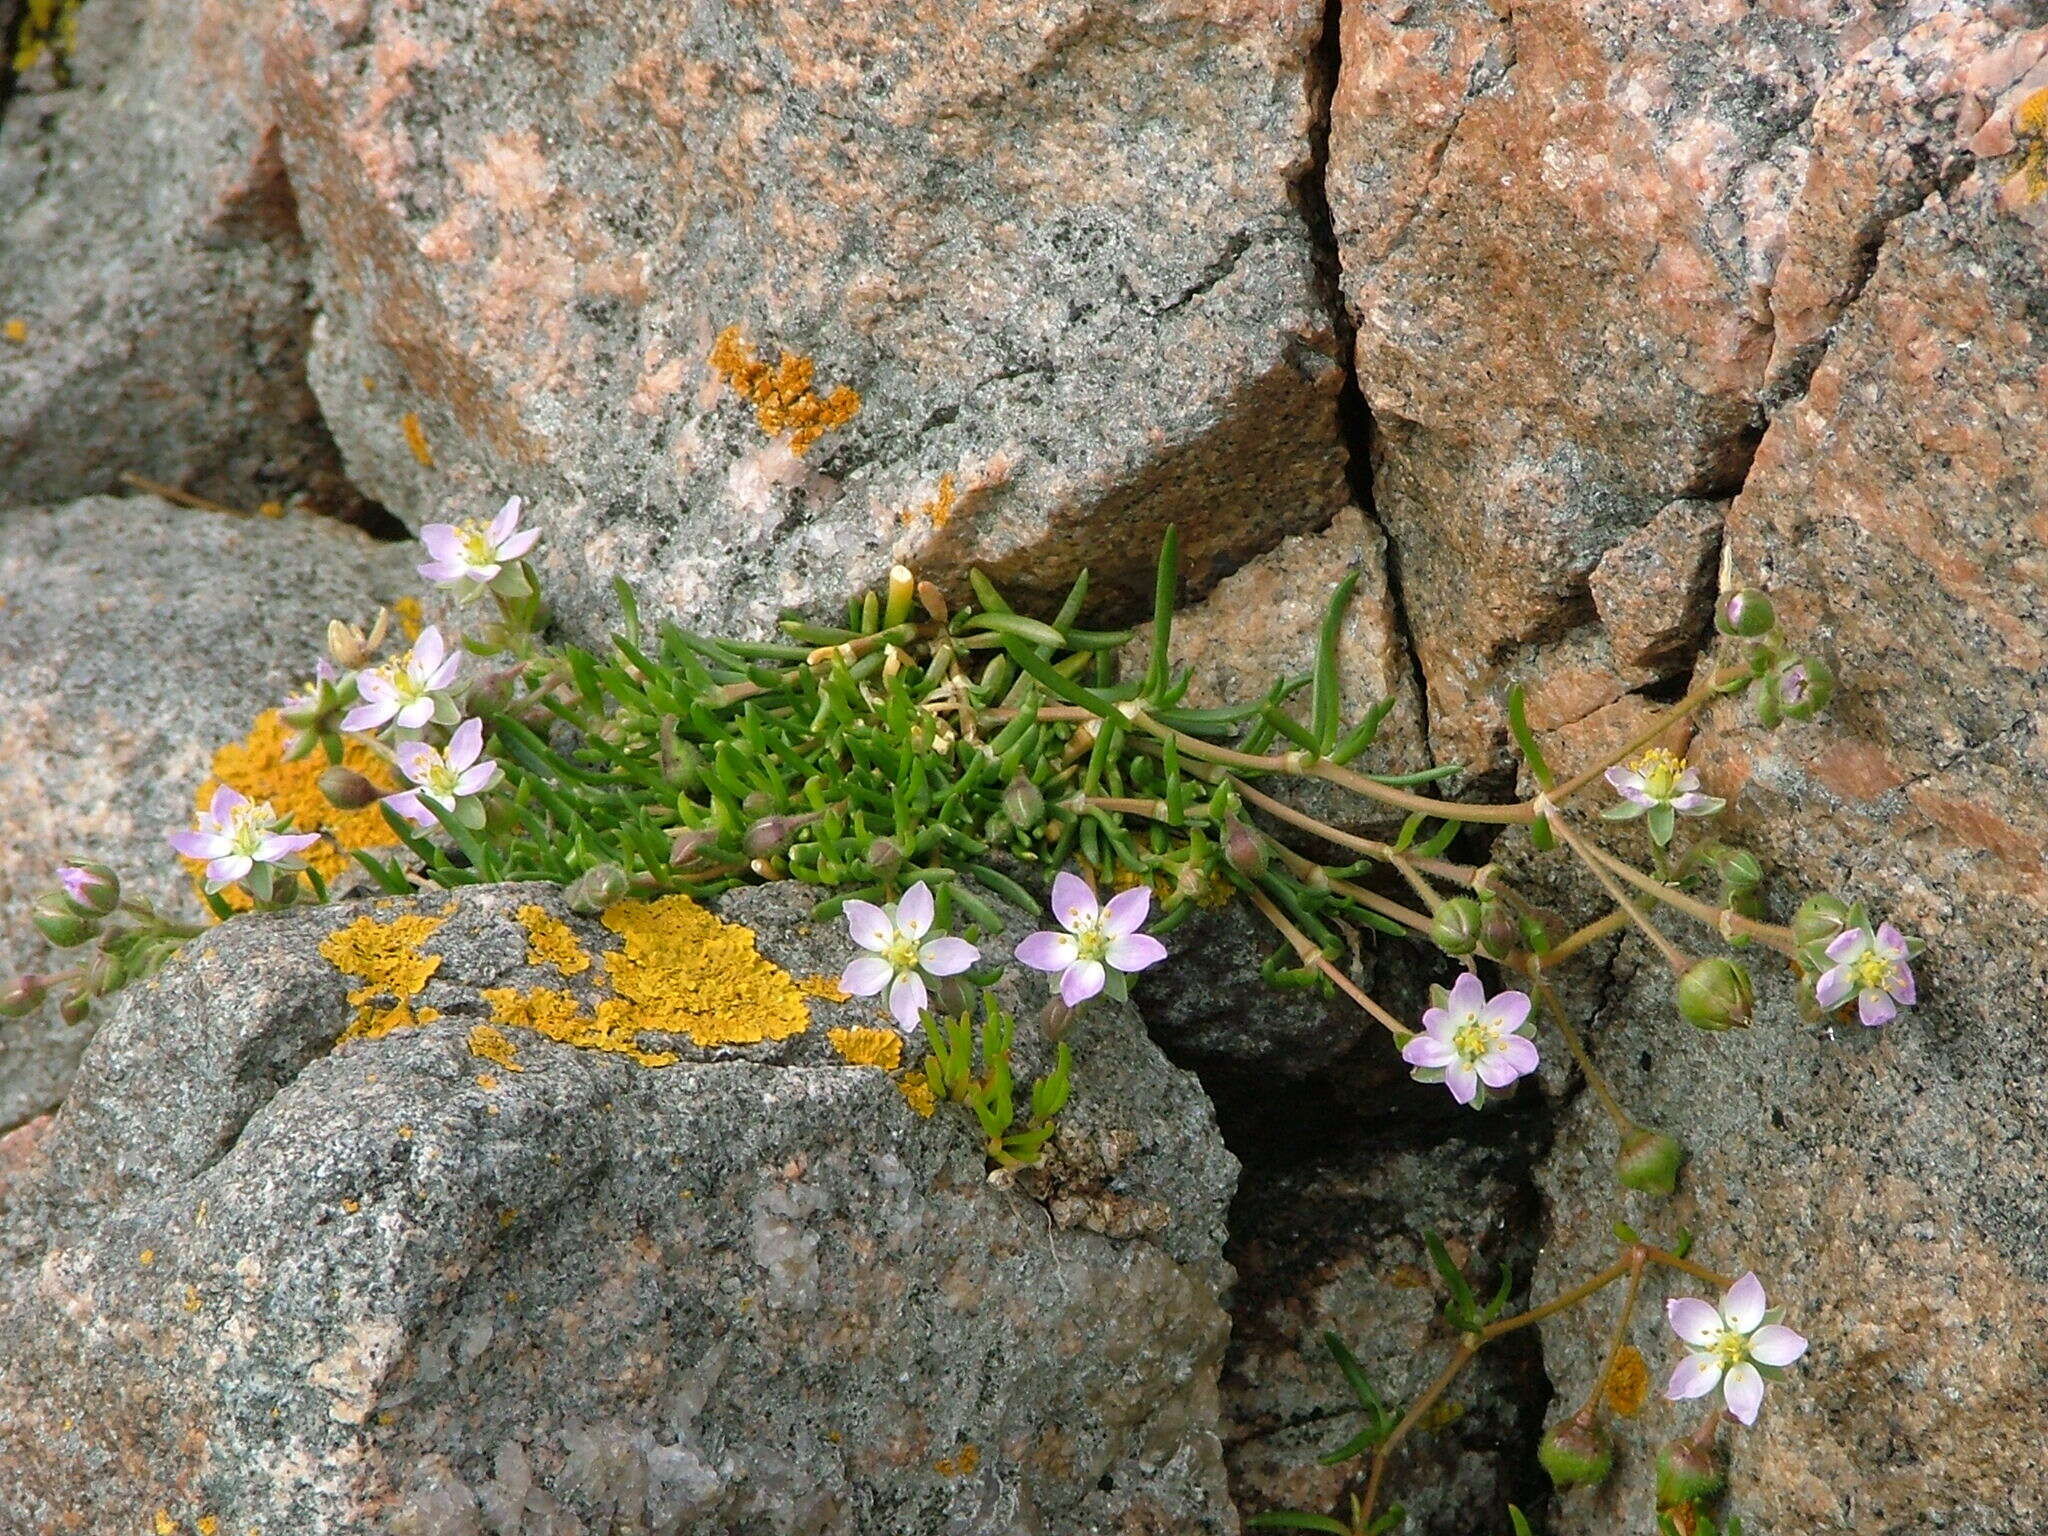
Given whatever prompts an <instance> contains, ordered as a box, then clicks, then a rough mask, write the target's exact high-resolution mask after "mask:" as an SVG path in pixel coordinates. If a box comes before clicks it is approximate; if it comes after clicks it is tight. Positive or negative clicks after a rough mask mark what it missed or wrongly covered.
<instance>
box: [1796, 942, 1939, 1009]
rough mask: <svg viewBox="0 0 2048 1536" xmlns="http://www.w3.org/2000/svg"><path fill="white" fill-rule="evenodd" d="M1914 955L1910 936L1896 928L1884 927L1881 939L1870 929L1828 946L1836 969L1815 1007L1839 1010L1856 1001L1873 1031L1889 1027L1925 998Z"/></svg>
mask: <svg viewBox="0 0 2048 1536" xmlns="http://www.w3.org/2000/svg"><path fill="white" fill-rule="evenodd" d="M1911 955H1912V946H1911V945H1910V944H1909V943H1908V942H1907V941H1906V936H1905V935H1904V934H1902V933H1900V932H1899V930H1898V929H1896V928H1894V927H1893V926H1892V925H1891V924H1890V923H1880V924H1879V925H1878V929H1877V932H1876V934H1875V935H1872V933H1871V931H1870V930H1869V929H1868V928H1850V929H1847V930H1845V931H1844V932H1841V933H1838V934H1836V935H1835V937H1834V939H1833V941H1832V942H1831V943H1830V944H1829V945H1828V958H1829V959H1830V960H1832V961H1834V962H1835V963H1834V965H1833V966H1831V967H1830V968H1829V969H1827V970H1825V971H1823V972H1821V975H1820V980H1819V981H1817V982H1815V983H1814V987H1813V997H1814V1001H1815V1002H1817V1003H1819V1004H1820V1005H1821V1007H1823V1008H1839V1007H1841V1006H1842V1005H1843V1004H1844V1003H1846V1002H1848V1000H1849V999H1850V998H1851V997H1854V998H1855V999H1856V1016H1857V1017H1858V1018H1860V1019H1861V1020H1862V1021H1863V1023H1864V1025H1865V1026H1866V1027H1867V1028H1875V1027H1876V1026H1878V1025H1880V1024H1889V1023H1890V1022H1891V1021H1892V1020H1893V1019H1894V1018H1896V1017H1897V1016H1898V1012H1899V1009H1901V1008H1910V1007H1912V1006H1913V1004H1914V1002H1915V1000H1916V999H1917V998H1918V996H1919V992H1918V989H1917V988H1916V987H1915V986H1914V984H1913V968H1912V967H1911V966H1910V965H1908V964H1906V961H1907V960H1908V959H1909V958H1910V957H1911Z"/></svg>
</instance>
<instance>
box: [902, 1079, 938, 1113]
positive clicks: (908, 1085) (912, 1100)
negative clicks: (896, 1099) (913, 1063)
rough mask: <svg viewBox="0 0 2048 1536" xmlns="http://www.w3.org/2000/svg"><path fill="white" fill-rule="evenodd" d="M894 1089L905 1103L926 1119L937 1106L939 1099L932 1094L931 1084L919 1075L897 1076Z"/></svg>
mask: <svg viewBox="0 0 2048 1536" xmlns="http://www.w3.org/2000/svg"><path fill="white" fill-rule="evenodd" d="M896 1091H897V1092H898V1093H900V1094H902V1095H903V1099H904V1102H905V1103H907V1104H909V1106H910V1107H911V1108H912V1109H914V1110H916V1111H917V1112H918V1113H919V1114H920V1115H923V1116H924V1117H925V1119H927V1120H929V1119H931V1117H932V1112H933V1111H934V1110H936V1109H937V1108H938V1107H939V1101H938V1100H937V1099H936V1098H934V1097H933V1096H932V1085H931V1084H930V1083H928V1082H926V1081H925V1080H924V1079H923V1078H921V1077H899V1078H897V1079H896Z"/></svg>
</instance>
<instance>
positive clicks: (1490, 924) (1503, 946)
mask: <svg viewBox="0 0 2048 1536" xmlns="http://www.w3.org/2000/svg"><path fill="white" fill-rule="evenodd" d="M1483 910H1484V911H1485V913H1486V917H1485V920H1484V921H1483V922H1481V923H1480V925H1479V952H1480V953H1481V954H1482V955H1484V956H1486V958H1487V959H1489V960H1505V959H1506V958H1507V957H1508V956H1509V955H1512V954H1513V953H1514V952H1515V951H1516V950H1517V949H1519V948H1521V945H1522V925H1521V924H1520V923H1519V922H1517V921H1516V919H1515V914H1514V913H1512V912H1510V911H1509V910H1508V908H1507V904H1506V903H1505V902H1500V901H1489V902H1487V903H1486V904H1485V906H1484V908H1483Z"/></svg>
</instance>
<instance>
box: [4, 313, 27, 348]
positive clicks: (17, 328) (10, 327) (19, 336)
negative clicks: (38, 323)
mask: <svg viewBox="0 0 2048 1536" xmlns="http://www.w3.org/2000/svg"><path fill="white" fill-rule="evenodd" d="M0 336H5V337H6V338H7V339H8V340H9V341H12V342H15V343H17V344H18V343H20V342H24V341H27V340H28V322H27V321H26V320H24V319H22V318H21V317H20V316H19V315H17V316H15V317H14V318H13V319H11V320H9V321H8V322H7V323H6V324H5V325H0Z"/></svg>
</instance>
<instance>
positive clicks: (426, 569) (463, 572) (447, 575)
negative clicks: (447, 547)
mask: <svg viewBox="0 0 2048 1536" xmlns="http://www.w3.org/2000/svg"><path fill="white" fill-rule="evenodd" d="M414 569H415V570H417V571H418V572H419V573H420V574H421V575H422V576H424V577H426V578H427V580H429V581H467V580H468V579H469V566H468V564H467V563H466V562H465V561H461V560H428V561H426V562H425V563H423V564H421V565H418V566H415V567H414Z"/></svg>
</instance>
